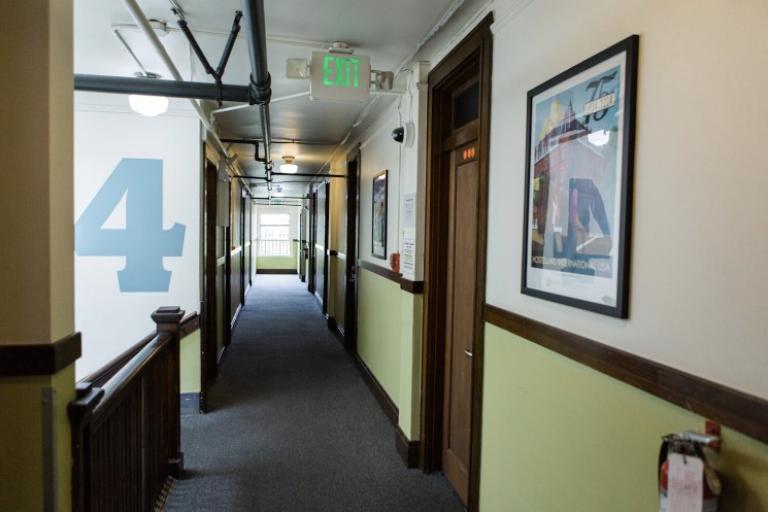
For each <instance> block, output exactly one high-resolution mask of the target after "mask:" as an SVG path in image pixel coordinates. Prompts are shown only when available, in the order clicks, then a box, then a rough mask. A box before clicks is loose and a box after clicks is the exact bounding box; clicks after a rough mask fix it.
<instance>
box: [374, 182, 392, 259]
mask: <svg viewBox="0 0 768 512" xmlns="http://www.w3.org/2000/svg"><path fill="white" fill-rule="evenodd" d="M387 172H388V171H383V172H381V173H379V174H377V175H376V176H374V177H373V195H372V196H371V197H372V198H373V216H372V218H371V240H372V247H371V253H372V254H373V256H375V257H376V258H381V259H384V260H386V259H387Z"/></svg>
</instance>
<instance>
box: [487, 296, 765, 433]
mask: <svg viewBox="0 0 768 512" xmlns="http://www.w3.org/2000/svg"><path fill="white" fill-rule="evenodd" d="M484 310H485V314H484V316H485V320H486V321H487V322H488V323H491V324H493V325H495V326H497V327H500V328H502V329H504V330H506V331H509V332H511V333H513V334H516V335H518V336H520V337H521V338H523V339H526V340H528V341H530V342H533V343H537V344H539V345H541V346H543V347H546V348H548V349H549V350H552V351H554V352H557V353H558V354H561V355H563V356H565V357H568V358H570V359H573V360H574V361H577V362H579V363H581V364H584V365H586V366H589V367H590V368H594V369H595V370H597V371H599V372H602V373H605V374H606V375H610V376H611V377H614V378H616V379H618V380H621V381H623V382H626V383H627V384H630V385H632V386H635V387H637V388H640V389H642V390H643V391H647V392H648V393H651V394H653V395H656V396H658V397H659V398H662V399H664V400H667V401H669V402H672V403H673V404H676V405H679V406H680V407H683V408H685V409H688V410H689V411H692V412H694V413H696V414H700V415H702V416H704V417H706V418H709V419H711V420H714V421H716V422H718V423H722V424H723V425H726V426H728V427H730V428H732V429H734V430H738V431H739V432H742V433H744V434H746V435H748V436H751V437H753V438H755V439H757V440H759V441H762V442H764V443H768V401H766V400H763V399H761V398H758V397H756V396H752V395H748V394H746V393H743V392H741V391H737V390H735V389H731V388H728V387H726V386H723V385H721V384H717V383H715V382H711V381H708V380H706V379H702V378H701V377H696V376H695V375H691V374H688V373H685V372H682V371H680V370H677V369H675V368H670V367H669V366H665V365H662V364H660V363H656V362H654V361H650V360H648V359H645V358H642V357H640V356H636V355H634V354H631V353H629V352H625V351H623V350H619V349H617V348H614V347H611V346H608V345H605V344H603V343H599V342H597V341H594V340H591V339H589V338H585V337H583V336H578V335H576V334H573V333H570V332H568V331H564V330H562V329H558V328H557V327H553V326H551V325H547V324H544V323H542V322H539V321H536V320H532V319H530V318H526V317H524V316H521V315H518V314H515V313H512V312H510V311H505V310H503V309H501V308H498V307H495V306H491V305H488V304H486V306H485V308H484Z"/></svg>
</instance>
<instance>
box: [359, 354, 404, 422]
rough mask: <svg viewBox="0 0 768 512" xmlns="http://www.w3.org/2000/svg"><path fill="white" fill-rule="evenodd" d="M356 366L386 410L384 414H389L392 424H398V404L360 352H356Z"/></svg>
mask: <svg viewBox="0 0 768 512" xmlns="http://www.w3.org/2000/svg"><path fill="white" fill-rule="evenodd" d="M355 366H357V369H358V370H360V375H362V376H363V380H364V381H365V383H366V384H367V385H368V388H369V389H370V390H371V393H373V396H374V397H375V398H376V400H377V401H378V402H379V405H380V406H381V408H382V409H383V410H384V414H386V415H387V418H389V421H391V422H392V425H394V426H397V421H398V416H399V412H398V410H397V405H395V403H394V402H393V401H392V399H391V398H389V395H388V394H387V392H386V391H384V388H383V387H382V386H381V384H380V383H379V381H378V380H377V379H376V377H375V376H374V375H373V373H372V372H371V370H370V368H368V365H366V364H365V362H364V361H363V360H362V359H360V356H359V355H358V354H355Z"/></svg>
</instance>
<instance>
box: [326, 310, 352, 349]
mask: <svg viewBox="0 0 768 512" xmlns="http://www.w3.org/2000/svg"><path fill="white" fill-rule="evenodd" d="M325 318H326V319H327V321H328V330H329V331H331V332H332V333H333V335H334V336H336V339H337V340H338V341H339V343H341V346H342V347H346V346H347V339H346V337H345V336H344V328H343V327H342V326H340V325H339V323H338V322H337V321H336V318H335V317H332V316H329V315H325Z"/></svg>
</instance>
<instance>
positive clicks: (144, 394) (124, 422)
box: [68, 308, 184, 512]
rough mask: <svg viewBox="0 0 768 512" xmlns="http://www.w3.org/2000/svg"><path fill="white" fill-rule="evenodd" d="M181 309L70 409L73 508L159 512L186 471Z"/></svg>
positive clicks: (168, 312) (83, 389)
mask: <svg viewBox="0 0 768 512" xmlns="http://www.w3.org/2000/svg"><path fill="white" fill-rule="evenodd" d="M183 314H184V312H183V311H181V310H180V309H179V308H160V309H158V310H157V311H155V313H153V315H152V319H153V320H154V321H155V322H156V324H157V335H156V336H154V337H153V338H152V339H151V340H150V341H149V343H147V344H146V345H145V346H144V347H143V348H142V349H141V350H140V351H139V352H138V353H137V354H136V355H135V356H134V357H132V358H131V359H130V360H128V361H127V362H126V363H125V365H124V366H122V367H121V368H119V369H118V371H117V372H116V373H115V374H114V375H113V376H112V377H111V378H110V379H109V380H108V381H107V382H106V383H105V384H104V385H103V387H96V386H93V385H92V384H91V383H80V384H79V385H78V390H77V391H78V395H77V398H76V399H75V401H73V402H72V403H70V404H69V406H68V413H69V418H70V423H71V426H72V499H73V510H75V511H92V510H114V511H117V512H122V511H126V512H128V511H137V510H154V509H155V508H156V506H157V505H158V503H159V501H161V500H162V499H163V498H164V495H165V494H166V493H167V490H168V488H169V478H171V477H174V478H178V477H180V476H181V472H182V470H183V455H182V453H181V419H180V414H181V413H180V408H181V404H180V394H179V391H180V383H179V343H180V340H181V337H180V334H181V320H182V316H183Z"/></svg>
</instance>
